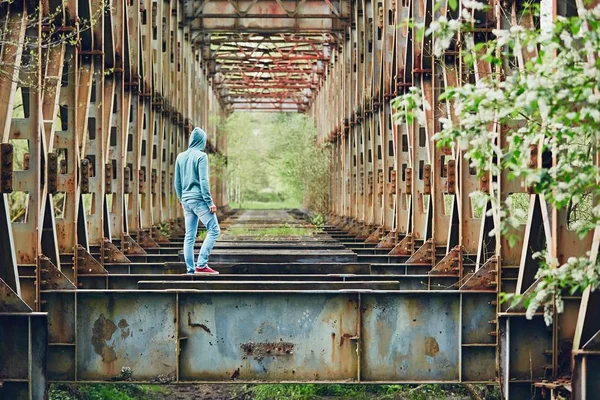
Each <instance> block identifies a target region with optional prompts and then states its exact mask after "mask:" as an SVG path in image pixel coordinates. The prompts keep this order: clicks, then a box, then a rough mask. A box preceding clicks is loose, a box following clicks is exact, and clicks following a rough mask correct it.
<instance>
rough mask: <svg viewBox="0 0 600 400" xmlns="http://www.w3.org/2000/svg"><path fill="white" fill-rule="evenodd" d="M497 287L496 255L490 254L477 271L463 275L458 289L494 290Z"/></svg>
mask: <svg viewBox="0 0 600 400" xmlns="http://www.w3.org/2000/svg"><path fill="white" fill-rule="evenodd" d="M497 288H498V256H492V257H490V259H489V260H487V261H486V263H485V264H483V265H482V266H481V268H479V269H478V270H477V271H475V272H474V273H472V274H469V275H467V276H465V278H464V279H463V282H462V285H461V286H460V290H490V289H493V290H496V289H497Z"/></svg>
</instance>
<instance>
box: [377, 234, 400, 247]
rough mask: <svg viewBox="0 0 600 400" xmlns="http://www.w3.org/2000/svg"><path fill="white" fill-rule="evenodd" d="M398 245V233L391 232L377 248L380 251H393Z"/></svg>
mask: <svg viewBox="0 0 600 400" xmlns="http://www.w3.org/2000/svg"><path fill="white" fill-rule="evenodd" d="M396 243H398V232H396V231H391V232H390V233H388V234H387V235H385V237H384V238H383V239H381V241H380V242H379V243H377V246H375V247H376V248H378V249H392V248H394V246H395V245H396Z"/></svg>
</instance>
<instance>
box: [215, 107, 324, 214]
mask: <svg viewBox="0 0 600 400" xmlns="http://www.w3.org/2000/svg"><path fill="white" fill-rule="evenodd" d="M221 130H222V131H224V132H227V138H228V148H227V154H228V170H229V176H228V185H229V199H230V201H231V202H232V203H233V204H234V205H240V206H241V207H242V208H249V207H250V206H258V205H260V204H261V203H262V204H269V205H268V206H266V207H267V208H271V205H273V206H274V207H277V206H278V205H283V204H290V205H293V206H294V207H293V208H296V207H297V206H300V205H304V206H305V207H306V208H308V209H311V210H313V211H315V212H325V211H326V209H327V202H328V196H329V150H328V149H327V148H319V147H318V146H317V144H316V140H315V137H316V130H315V127H314V123H313V121H312V119H310V118H308V117H306V116H304V115H301V114H286V113H278V114H265V113H234V114H232V115H231V116H230V117H229V119H228V120H227V122H226V124H225V126H224V127H222V128H221ZM259 208H262V207H260V206H259Z"/></svg>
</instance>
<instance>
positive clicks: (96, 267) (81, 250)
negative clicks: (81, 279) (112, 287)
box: [77, 244, 108, 275]
mask: <svg viewBox="0 0 600 400" xmlns="http://www.w3.org/2000/svg"><path fill="white" fill-rule="evenodd" d="M77 273H78V274H80V275H89V274H94V275H107V274H108V271H107V270H105V269H104V267H103V266H102V264H100V262H99V261H98V260H96V259H95V258H94V256H92V255H91V254H90V253H88V251H87V250H86V249H85V247H83V246H82V245H80V244H78V245H77Z"/></svg>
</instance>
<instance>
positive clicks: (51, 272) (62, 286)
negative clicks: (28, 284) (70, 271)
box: [38, 255, 77, 290]
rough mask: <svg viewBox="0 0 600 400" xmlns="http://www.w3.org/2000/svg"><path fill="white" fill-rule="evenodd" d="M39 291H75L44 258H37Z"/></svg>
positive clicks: (50, 262) (47, 259)
mask: <svg viewBox="0 0 600 400" xmlns="http://www.w3.org/2000/svg"><path fill="white" fill-rule="evenodd" d="M38 268H39V269H40V289H41V290H75V289H77V288H76V287H75V285H74V284H73V282H71V281H70V280H69V278H67V277H66V276H65V274H63V273H62V271H61V270H60V269H58V267H57V266H56V265H54V263H53V262H52V261H51V260H50V259H49V258H48V257H46V256H44V255H41V256H40V257H39V267H38Z"/></svg>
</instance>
